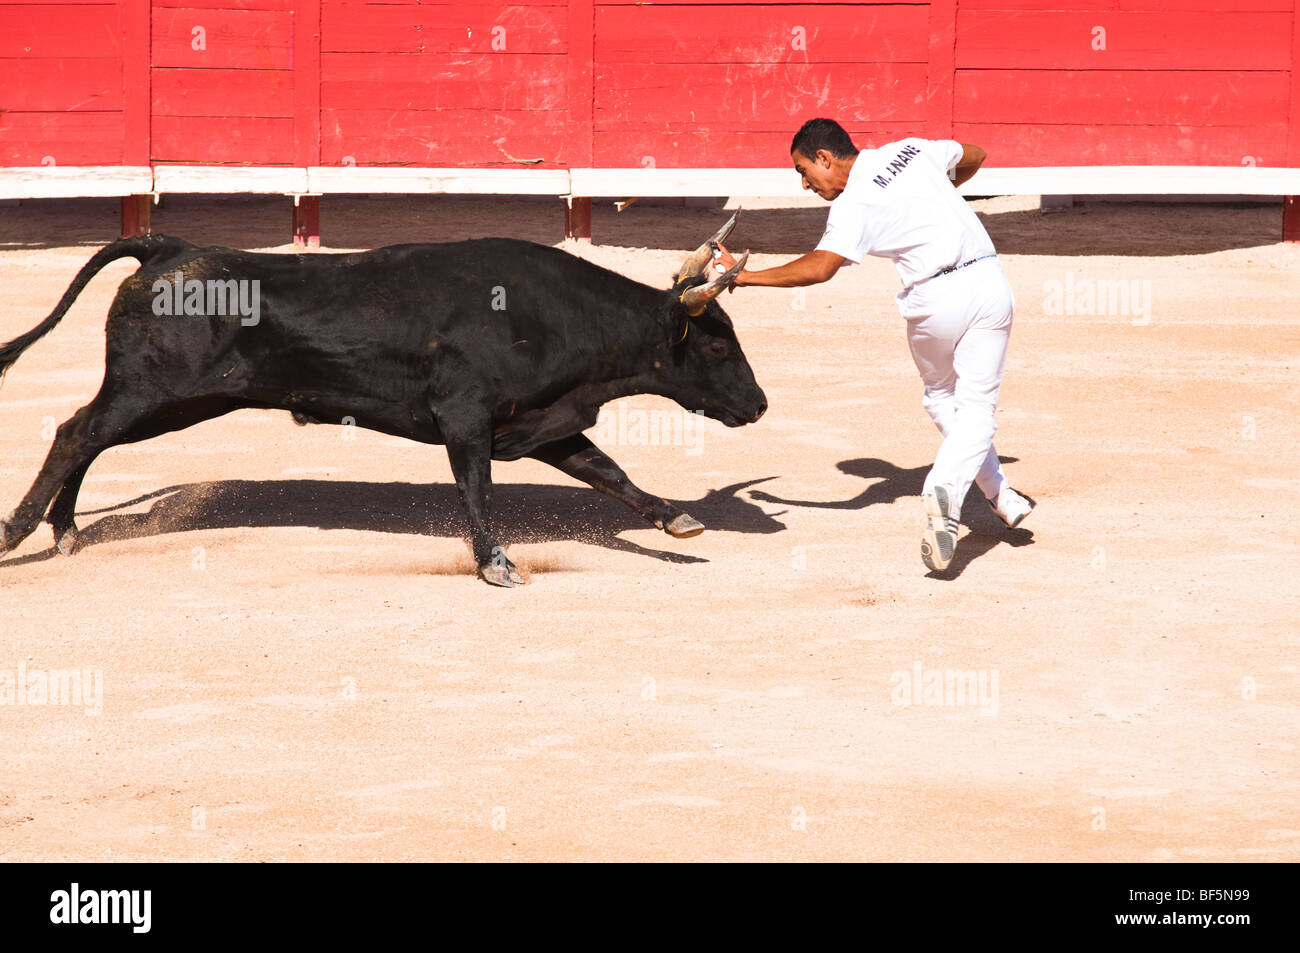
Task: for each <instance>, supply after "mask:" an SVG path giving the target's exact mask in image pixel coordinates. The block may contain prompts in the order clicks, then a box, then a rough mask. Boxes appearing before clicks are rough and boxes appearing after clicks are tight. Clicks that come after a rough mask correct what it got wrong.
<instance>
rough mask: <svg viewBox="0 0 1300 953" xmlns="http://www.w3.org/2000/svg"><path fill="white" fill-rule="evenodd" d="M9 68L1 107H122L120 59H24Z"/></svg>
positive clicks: (27, 109) (0, 97)
mask: <svg viewBox="0 0 1300 953" xmlns="http://www.w3.org/2000/svg"><path fill="white" fill-rule="evenodd" d="M0 69H6V71H7V74H8V75H6V76H5V79H4V82H3V84H0V109H17V110H22V111H25V112H37V111H41V110H47V109H49V110H55V109H67V110H74V111H96V112H103V111H104V110H120V109H121V108H122V63H121V61H120V60H104V59H95V60H71V59H67V60H58V59H49V60H23V61H22V64H21V65H15V66H14V67H12V68H6V67H2V66H0Z"/></svg>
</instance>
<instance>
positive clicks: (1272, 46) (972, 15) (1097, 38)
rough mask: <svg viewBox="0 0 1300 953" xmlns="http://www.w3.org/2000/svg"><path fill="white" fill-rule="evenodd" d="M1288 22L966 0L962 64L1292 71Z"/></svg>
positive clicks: (1268, 16) (1286, 17)
mask: <svg viewBox="0 0 1300 953" xmlns="http://www.w3.org/2000/svg"><path fill="white" fill-rule="evenodd" d="M1291 20H1292V15H1291V14H1289V13H1242V14H1223V13H1173V12H1163V13H1131V12H1121V11H1114V12H1106V11H1102V12H1088V13H1069V12H1064V13H1063V12H1055V11H1052V12H1023V11H1010V12H1005V13H997V14H990V13H988V12H986V11H982V10H969V9H967V7H966V6H965V4H962V5H961V6H960V7H959V8H958V11H957V68H958V69H1219V70H1227V69H1242V70H1255V69H1259V70H1278V69H1289V68H1290V65H1291ZM1102 45H1104V47H1105V48H1104V49H1094V46H1102Z"/></svg>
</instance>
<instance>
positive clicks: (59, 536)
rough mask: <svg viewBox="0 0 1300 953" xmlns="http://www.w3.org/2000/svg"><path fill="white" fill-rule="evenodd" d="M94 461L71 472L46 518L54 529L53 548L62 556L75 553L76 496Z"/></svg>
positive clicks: (89, 461)
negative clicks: (74, 517)
mask: <svg viewBox="0 0 1300 953" xmlns="http://www.w3.org/2000/svg"><path fill="white" fill-rule="evenodd" d="M94 462H95V461H94V460H87V461H86V462H85V463H83V464H82V465H81V466H79V467H77V469H76V470H74V471H73V472H72V476H70V477H68V479H67V480H66V481H65V482H64V484H63V489H61V490H59V495H58V496H56V497H55V498H54V505H53V506H51V507H50V515H49V517H48V519H49V523H50V526H51V527H53V529H54V546H55V548H56V549H58V551H59V552H60V553H62V554H63V555H64V556H71V555H72V554H73V553H75V552H76V551H77V523H76V521H75V520H74V519H73V516H74V514H75V512H76V509H77V494H78V493H79V492H80V491H81V481H82V480H84V479H86V471H87V470H89V469H90V465H91V464H92V463H94Z"/></svg>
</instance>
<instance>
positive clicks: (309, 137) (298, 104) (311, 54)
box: [293, 0, 321, 248]
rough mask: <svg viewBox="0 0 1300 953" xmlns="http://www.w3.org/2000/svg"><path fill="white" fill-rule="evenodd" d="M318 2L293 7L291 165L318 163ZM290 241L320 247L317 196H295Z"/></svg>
mask: <svg viewBox="0 0 1300 953" xmlns="http://www.w3.org/2000/svg"><path fill="white" fill-rule="evenodd" d="M320 5H321V0H297V2H296V3H295V5H294V10H293V164H294V165H297V166H303V167H307V166H314V165H320ZM293 243H294V244H295V245H297V246H299V247H312V248H317V247H319V246H320V196H318V195H303V196H296V197H295V199H294V204H293Z"/></svg>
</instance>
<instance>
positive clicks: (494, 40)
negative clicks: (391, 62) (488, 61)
mask: <svg viewBox="0 0 1300 953" xmlns="http://www.w3.org/2000/svg"><path fill="white" fill-rule="evenodd" d="M321 11H322V12H321V42H322V47H321V49H322V51H323V52H327V53H339V52H344V53H347V52H381V53H436V52H442V53H448V52H459V53H500V52H508V53H563V52H564V51H565V49H566V39H567V37H566V34H567V32H568V31H567V25H568V11H567V10H566V8H565V7H562V6H554V7H542V6H514V5H510V6H507V5H504V4H500V3H494V4H482V3H474V4H463V5H460V4H458V5H456V6H454V7H452V6H425V5H420V6H415V7H413V6H406V5H402V6H395V5H384V6H377V5H366V6H362V5H358V4H338V3H329V2H325V3H324V4H323V6H322V8H321Z"/></svg>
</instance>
